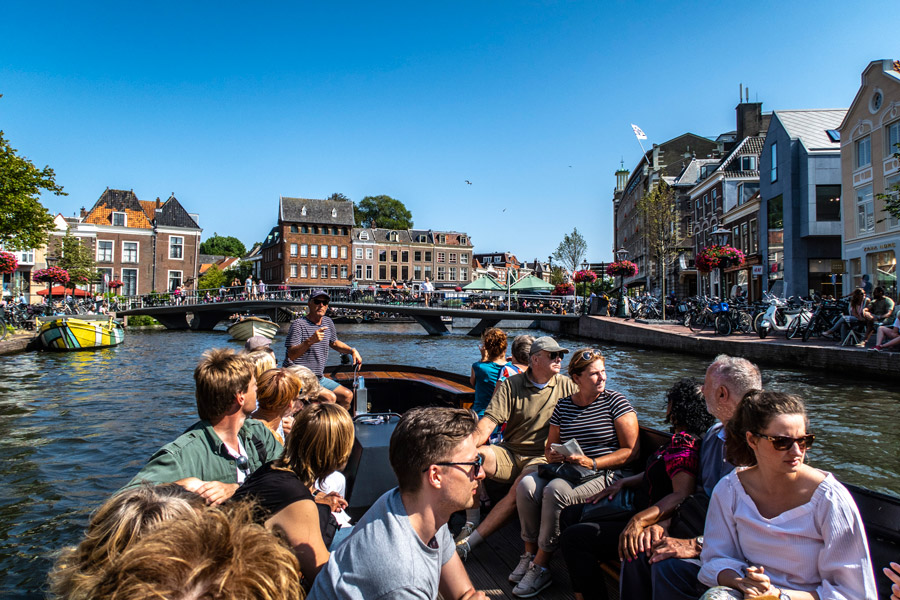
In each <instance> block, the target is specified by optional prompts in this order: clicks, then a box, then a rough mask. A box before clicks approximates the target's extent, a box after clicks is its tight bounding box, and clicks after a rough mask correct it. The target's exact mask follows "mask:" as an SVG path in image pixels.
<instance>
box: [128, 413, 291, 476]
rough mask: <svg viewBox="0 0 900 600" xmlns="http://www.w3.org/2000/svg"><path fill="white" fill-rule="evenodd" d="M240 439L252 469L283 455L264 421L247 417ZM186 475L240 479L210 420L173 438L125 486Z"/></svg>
mask: <svg viewBox="0 0 900 600" xmlns="http://www.w3.org/2000/svg"><path fill="white" fill-rule="evenodd" d="M238 439H240V440H241V444H243V446H244V451H245V452H246V453H247V458H248V459H249V463H250V464H249V468H250V473H252V472H253V471H255V470H256V469H258V468H259V467H261V466H262V465H263V463H265V462H268V461H270V460H274V459H276V458H279V457H280V456H281V450H282V447H281V444H279V443H278V440H276V439H275V436H274V435H272V432H271V431H269V429H268V428H267V427H266V426H265V424H264V423H263V422H262V421H257V420H256V419H247V420H246V421H244V424H243V425H242V426H241V429H240V431H238ZM254 439H255V440H257V441H258V442H261V447H262V448H264V450H265V456H260V453H259V450H258V449H257V444H256V443H254ZM186 477H197V478H198V479H201V480H203V481H221V482H222V483H237V465H236V464H235V459H234V457H233V456H231V454H230V453H229V452H228V448H227V447H226V446H225V443H224V442H223V441H222V439H221V438H220V437H219V436H218V434H216V432H215V430H214V429H213V427H212V425H211V424H210V423H209V421H197V422H196V423H194V424H193V425H191V427H190V428H188V430H187V431H185V432H184V433H182V434H181V435H180V436H178V438H176V439H175V441H174V442H170V443H168V444H166V445H165V446H163V447H162V448H160V449H159V450H157V452H156V454H154V455H153V456H151V457H150V460H149V461H148V462H147V464H146V465H144V468H143V469H141V470H140V472H139V473H138V474H137V475H135V476H134V479H132V480H131V481H130V482H129V483H128V485H126V486H125V487H126V488H128V487H133V486H136V485H139V484H140V483H142V482H145V481H146V482H150V483H170V482H173V481H179V480H181V479H184V478H186Z"/></svg>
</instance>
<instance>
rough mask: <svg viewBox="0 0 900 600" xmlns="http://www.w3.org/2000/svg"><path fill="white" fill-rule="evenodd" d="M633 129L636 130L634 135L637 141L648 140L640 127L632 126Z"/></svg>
mask: <svg viewBox="0 0 900 600" xmlns="http://www.w3.org/2000/svg"><path fill="white" fill-rule="evenodd" d="M631 128H632V129H634V135H635V136H637V139H639V140H646V139H647V134H646V133H644V130H643V129H641V128H640V127H638V126H637V125H635V124H634V123H632V124H631Z"/></svg>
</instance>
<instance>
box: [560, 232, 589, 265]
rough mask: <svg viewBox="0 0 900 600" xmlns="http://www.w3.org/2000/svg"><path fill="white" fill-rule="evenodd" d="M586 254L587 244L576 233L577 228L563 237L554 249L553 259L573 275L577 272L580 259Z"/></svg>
mask: <svg viewBox="0 0 900 600" xmlns="http://www.w3.org/2000/svg"><path fill="white" fill-rule="evenodd" d="M586 254H587V242H586V241H585V239H584V237H583V236H582V235H581V234H580V233H578V228H577V227H576V228H575V229H573V230H572V233H567V234H566V235H565V237H563V241H562V242H560V243H559V246H557V247H556V251H555V252H554V253H553V258H555V259H556V260H557V261H559V262H561V263H562V266H564V267H565V268H567V269H568V270H569V271H570V272H572V273H574V272H575V271H577V270H578V268H579V267H578V265H579V263H581V259H583V258H584V257H585V255H586Z"/></svg>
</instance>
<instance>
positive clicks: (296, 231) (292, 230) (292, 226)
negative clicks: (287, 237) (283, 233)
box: [291, 225, 300, 233]
mask: <svg viewBox="0 0 900 600" xmlns="http://www.w3.org/2000/svg"><path fill="white" fill-rule="evenodd" d="M291 233H300V230H299V229H297V226H296V225H291Z"/></svg>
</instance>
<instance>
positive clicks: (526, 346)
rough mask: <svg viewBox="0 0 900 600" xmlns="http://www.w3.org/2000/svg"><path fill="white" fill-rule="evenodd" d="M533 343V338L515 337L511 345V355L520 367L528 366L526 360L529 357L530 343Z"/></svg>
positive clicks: (525, 336)
mask: <svg viewBox="0 0 900 600" xmlns="http://www.w3.org/2000/svg"><path fill="white" fill-rule="evenodd" d="M533 341H534V336H531V335H527V334H523V335H517V336H516V339H514V340H513V343H512V355H513V358H514V359H515V360H516V362H518V363H519V364H522V365H527V364H528V359H529V357H530V356H531V343H532V342H533Z"/></svg>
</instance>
